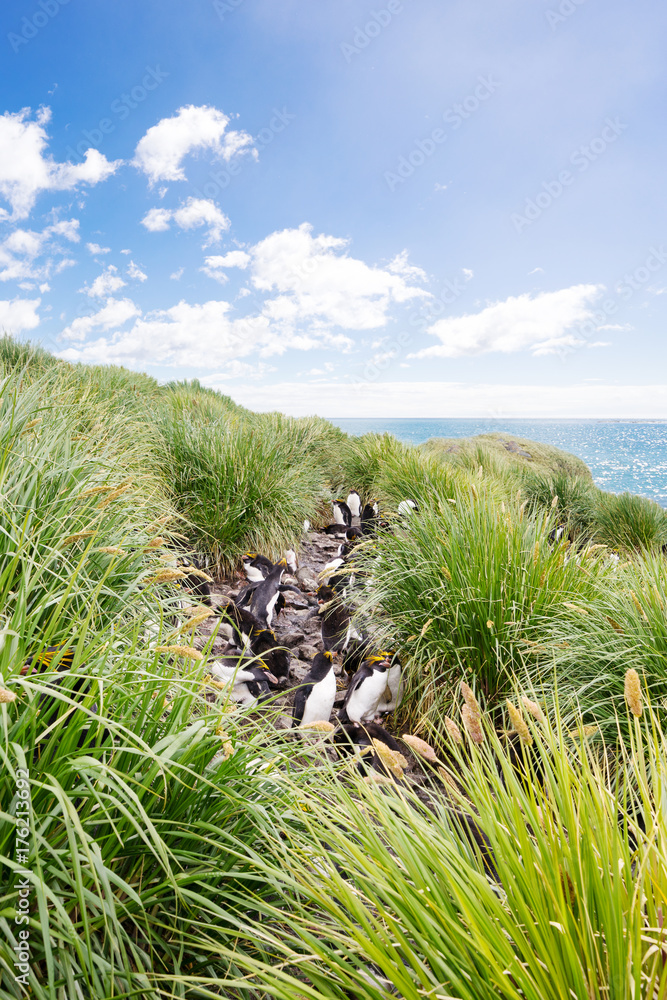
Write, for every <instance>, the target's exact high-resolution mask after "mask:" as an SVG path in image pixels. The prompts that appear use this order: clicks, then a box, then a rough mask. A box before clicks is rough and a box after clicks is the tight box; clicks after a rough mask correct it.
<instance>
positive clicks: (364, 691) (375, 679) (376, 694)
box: [345, 670, 387, 722]
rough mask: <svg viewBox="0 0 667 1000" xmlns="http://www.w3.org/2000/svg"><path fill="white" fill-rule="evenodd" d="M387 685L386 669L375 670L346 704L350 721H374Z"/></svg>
mask: <svg viewBox="0 0 667 1000" xmlns="http://www.w3.org/2000/svg"><path fill="white" fill-rule="evenodd" d="M386 687H387V673H386V671H384V670H374V671H373V673H372V674H371V676H370V677H367V678H366V680H364V681H363V683H362V684H360V685H359V687H358V688H357V690H356V691H353V692H352V694H351V695H350V700H349V701H348V703H347V705H346V706H345V709H346V712H347V716H348V718H349V720H350V722H372V720H373V717H374V715H375V713H376V712H377V707H378V705H379V704H380V699H381V697H382V695H383V694H384V692H385V689H386Z"/></svg>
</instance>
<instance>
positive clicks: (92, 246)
mask: <svg viewBox="0 0 667 1000" xmlns="http://www.w3.org/2000/svg"><path fill="white" fill-rule="evenodd" d="M86 250H87V251H88V253H92V254H93V255H94V256H98V255H99V254H101V253H110V252H111V247H101V246H100V245H99V243H86ZM121 253H122V251H121Z"/></svg>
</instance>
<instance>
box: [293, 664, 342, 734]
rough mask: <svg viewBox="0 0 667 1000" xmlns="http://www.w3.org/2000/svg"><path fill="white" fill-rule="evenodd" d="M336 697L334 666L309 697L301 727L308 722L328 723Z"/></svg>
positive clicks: (314, 687) (315, 686)
mask: <svg viewBox="0 0 667 1000" xmlns="http://www.w3.org/2000/svg"><path fill="white" fill-rule="evenodd" d="M335 697H336V676H335V674H334V672H333V666H332V668H331V670H330V671H329V673H328V674H327V675H326V677H323V678H322V680H321V681H318V682H317V684H315V685H314V686H313V689H312V690H311V692H310V694H309V695H308V699H307V701H306V707H305V708H304V712H303V719H302V720H301V725H302V726H305V725H306V724H307V723H308V722H322V721H323V722H328V721H329V718H330V717H331V713H332V711H333V704H334V698H335Z"/></svg>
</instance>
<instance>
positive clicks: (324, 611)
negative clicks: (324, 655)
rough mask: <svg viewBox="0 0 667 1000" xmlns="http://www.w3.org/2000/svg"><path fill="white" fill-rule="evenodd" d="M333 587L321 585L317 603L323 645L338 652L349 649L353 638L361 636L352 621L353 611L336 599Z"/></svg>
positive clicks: (326, 648) (331, 650)
mask: <svg viewBox="0 0 667 1000" xmlns="http://www.w3.org/2000/svg"><path fill="white" fill-rule="evenodd" d="M335 598H336V594H335V591H334V590H333V589H332V588H331V587H326V586H325V587H319V588H318V591H317V603H318V604H319V609H318V612H317V614H318V617H319V619H320V622H321V628H322V645H323V646H324V648H325V650H328V651H330V652H333V653H338V652H340V651H341V650H344V649H347V647H348V646H349V644H350V642H351V641H352V640H353V639H359V638H361V637H360V636H359V633H358V632H357V630H356V629H355V628H354V626H353V625H352V622H351V611H350V609H349V608H348V607H346V606H345V605H344V604H340V603H339V602H338V601H337V600H336V599H335Z"/></svg>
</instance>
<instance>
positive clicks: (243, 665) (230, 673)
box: [208, 649, 278, 707]
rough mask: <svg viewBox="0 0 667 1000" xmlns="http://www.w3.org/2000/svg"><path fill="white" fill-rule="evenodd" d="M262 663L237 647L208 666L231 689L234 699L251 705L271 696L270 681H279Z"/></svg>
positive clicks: (219, 680) (219, 681)
mask: <svg viewBox="0 0 667 1000" xmlns="http://www.w3.org/2000/svg"><path fill="white" fill-rule="evenodd" d="M260 663H261V661H259V662H258V661H257V660H255V658H254V657H246V656H244V654H243V652H242V651H241V650H240V649H236V650H233V651H230V652H229V653H228V654H226V655H225V656H223V657H221V658H220V659H218V660H213V662H212V663H209V665H208V666H209V670H210V672H211V675H212V676H213V677H214V678H215V679H216V681H218V683H222V684H224V685H225V687H226V688H227V689H229V696H230V698H231V699H232V701H236V702H239V703H240V704H241V705H245V706H247V707H250V706H251V705H255V704H257V702H259V701H265V700H266V699H267V698H270V697H271V691H270V688H269V682H272V683H275V684H277V683H278V679H277V678H276V677H274V676H273V674H272V673H271V672H270V671H269V670H268V669H267V668H266V666H265V665H260Z"/></svg>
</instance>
